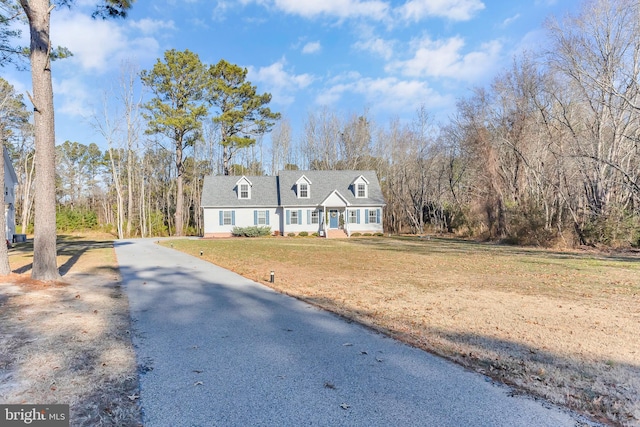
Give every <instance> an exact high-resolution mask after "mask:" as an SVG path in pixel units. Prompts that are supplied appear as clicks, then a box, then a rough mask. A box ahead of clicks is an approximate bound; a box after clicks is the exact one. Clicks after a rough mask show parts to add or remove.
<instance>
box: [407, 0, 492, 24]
mask: <svg viewBox="0 0 640 427" xmlns="http://www.w3.org/2000/svg"><path fill="white" fill-rule="evenodd" d="M484 8H485V5H484V3H482V1H480V0H409V1H407V2H406V3H405V4H404V5H403V6H400V7H399V8H398V9H397V10H398V12H399V14H400V16H401V17H402V18H404V19H408V20H411V21H420V20H422V19H424V18H427V17H439V18H447V19H451V20H452V21H468V20H470V19H471V18H472V17H473V15H474V14H475V13H476V12H479V11H481V10H483V9H484Z"/></svg>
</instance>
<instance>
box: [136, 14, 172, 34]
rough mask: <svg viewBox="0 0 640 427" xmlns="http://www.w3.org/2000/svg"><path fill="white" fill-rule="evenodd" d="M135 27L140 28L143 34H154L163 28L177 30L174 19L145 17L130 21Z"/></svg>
mask: <svg viewBox="0 0 640 427" xmlns="http://www.w3.org/2000/svg"><path fill="white" fill-rule="evenodd" d="M128 22H129V25H130V26H131V27H133V28H136V29H138V30H140V31H141V32H142V33H143V34H154V33H157V32H158V31H161V30H175V29H176V27H175V24H174V23H173V21H161V20H157V19H149V18H144V19H141V20H139V21H128Z"/></svg>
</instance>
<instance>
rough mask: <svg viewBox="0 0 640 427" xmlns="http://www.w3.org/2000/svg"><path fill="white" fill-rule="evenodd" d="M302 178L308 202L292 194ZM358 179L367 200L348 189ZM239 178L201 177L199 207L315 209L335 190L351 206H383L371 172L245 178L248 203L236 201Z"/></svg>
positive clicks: (322, 172) (291, 174)
mask: <svg viewBox="0 0 640 427" xmlns="http://www.w3.org/2000/svg"><path fill="white" fill-rule="evenodd" d="M303 175H304V176H306V177H307V178H308V179H309V181H311V185H309V198H308V199H299V198H298V196H297V193H296V187H295V185H296V181H298V179H300V177H302V176H303ZM360 176H363V177H364V178H365V179H366V180H367V181H369V187H368V194H367V196H368V197H367V198H356V197H355V195H354V192H353V189H352V187H351V184H352V183H353V181H355V180H356V179H357V178H358V177H360ZM240 178H241V177H238V176H207V177H205V179H204V187H203V189H202V206H203V207H207V206H209V207H217V206H220V207H235V206H238V207H242V206H274V207H275V206H317V205H319V204H320V203H322V201H323V200H324V199H326V198H327V196H329V195H330V194H331V193H333V192H334V191H336V190H337V191H338V192H339V193H340V194H341V195H342V197H344V198H345V199H346V200H348V201H349V203H351V204H355V205H360V206H380V205H383V204H384V197H383V196H382V190H381V189H380V183H379V182H378V178H377V176H376V173H375V172H374V171H351V170H345V171H281V172H279V174H278V176H277V177H275V176H248V177H247V179H249V181H251V183H252V184H253V186H252V187H251V199H250V200H241V199H238V195H237V193H236V183H237V182H238V180H239V179H240ZM278 189H279V190H280V194H278Z"/></svg>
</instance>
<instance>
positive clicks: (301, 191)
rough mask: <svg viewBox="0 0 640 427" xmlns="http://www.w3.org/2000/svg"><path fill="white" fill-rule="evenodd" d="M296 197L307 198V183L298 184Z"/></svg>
mask: <svg viewBox="0 0 640 427" xmlns="http://www.w3.org/2000/svg"><path fill="white" fill-rule="evenodd" d="M298 197H300V198H301V199H308V198H309V184H307V183H300V184H298Z"/></svg>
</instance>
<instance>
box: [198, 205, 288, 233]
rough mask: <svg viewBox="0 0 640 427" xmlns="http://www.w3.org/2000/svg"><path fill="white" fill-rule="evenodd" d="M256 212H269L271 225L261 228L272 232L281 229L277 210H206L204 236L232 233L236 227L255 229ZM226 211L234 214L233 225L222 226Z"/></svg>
mask: <svg viewBox="0 0 640 427" xmlns="http://www.w3.org/2000/svg"><path fill="white" fill-rule="evenodd" d="M256 210H261V211H267V212H269V224H267V225H259V226H260V227H271V231H272V232H273V231H275V230H278V229H279V223H280V218H279V215H278V209H277V208H264V207H259V208H204V209H203V221H204V234H205V235H207V234H217V233H231V231H232V230H233V228H234V227H253V226H254V216H255V214H254V211H256ZM225 211H226V212H233V215H232V216H233V220H234V222H233V224H227V225H224V224H223V225H220V213H221V212H225Z"/></svg>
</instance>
